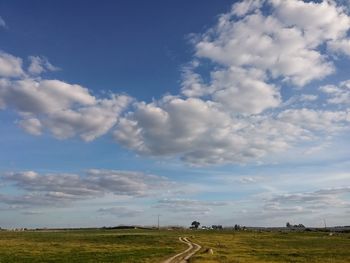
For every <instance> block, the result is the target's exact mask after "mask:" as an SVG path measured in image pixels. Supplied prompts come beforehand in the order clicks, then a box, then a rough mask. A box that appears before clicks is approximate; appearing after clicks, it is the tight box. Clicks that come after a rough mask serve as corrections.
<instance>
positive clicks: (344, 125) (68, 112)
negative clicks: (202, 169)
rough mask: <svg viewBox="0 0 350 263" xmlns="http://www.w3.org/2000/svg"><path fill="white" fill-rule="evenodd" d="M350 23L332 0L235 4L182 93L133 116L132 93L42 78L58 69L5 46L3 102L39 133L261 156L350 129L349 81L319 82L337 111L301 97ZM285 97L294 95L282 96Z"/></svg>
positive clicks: (208, 155)
mask: <svg viewBox="0 0 350 263" xmlns="http://www.w3.org/2000/svg"><path fill="white" fill-rule="evenodd" d="M349 28H350V18H349V16H348V15H347V10H346V9H345V8H344V7H341V6H340V5H338V4H337V3H336V2H335V1H322V2H313V1H307V2H305V1H301V0H286V1H280V0H266V1H263V0H261V1H259V0H249V1H241V2H238V3H236V4H234V5H233V6H232V9H231V10H230V11H229V12H227V13H225V14H222V15H220V17H219V19H218V22H217V24H216V25H214V26H213V27H212V28H210V29H209V30H207V31H206V32H205V33H203V34H201V35H197V37H196V38H195V39H194V40H193V41H194V42H193V43H194V51H195V52H194V53H195V54H194V57H193V60H192V61H190V63H188V65H187V66H186V67H184V70H183V78H182V85H181V93H180V94H179V95H175V96H172V95H167V96H164V97H162V98H160V99H159V100H154V101H153V102H151V103H148V102H140V101H139V102H138V101H135V102H134V104H133V107H130V108H129V109H130V111H129V112H127V113H125V110H126V108H127V107H128V105H129V104H130V102H131V101H132V98H130V97H128V96H126V95H116V94H110V95H108V96H104V97H103V98H101V97H97V96H95V95H93V94H92V93H91V91H89V90H88V89H87V88H85V87H82V86H80V85H76V84H69V83H66V82H63V81H59V80H49V79H44V78H42V77H41V76H40V74H43V73H45V71H46V70H55V67H54V66H52V64H50V63H49V62H48V61H47V59H45V58H43V57H30V62H31V63H30V65H29V68H28V69H27V71H25V70H23V69H22V60H21V59H20V58H17V57H14V56H12V55H9V54H6V53H4V52H2V53H0V76H1V77H2V78H1V79H0V108H2V109H4V108H9V109H13V110H15V111H16V112H18V113H19V115H20V116H21V118H22V119H21V120H20V121H19V122H18V123H19V126H20V127H22V128H23V129H24V130H26V131H27V132H29V133H31V134H33V135H40V134H42V133H43V132H45V131H50V132H51V133H52V134H53V135H54V136H55V137H57V138H60V139H66V138H70V137H73V136H79V137H81V138H82V139H83V140H85V141H91V140H94V139H95V138H97V137H99V136H101V135H103V134H106V133H107V132H108V131H110V130H111V129H114V127H116V128H115V129H114V132H113V136H114V138H115V139H116V141H117V142H119V143H120V144H122V145H123V146H125V147H127V148H129V149H131V150H134V151H135V152H137V153H140V154H143V155H150V156H172V157H174V156H175V157H179V158H180V159H182V160H184V161H186V162H188V163H190V164H194V165H207V164H218V163H244V162H248V161H256V160H259V159H261V158H263V157H264V156H267V155H269V154H274V153H276V152H281V151H284V150H286V149H289V148H290V147H293V146H296V145H299V144H302V143H303V142H305V141H311V140H317V139H320V138H322V136H323V137H327V138H329V137H330V136H331V135H334V134H337V133H339V132H341V131H344V130H346V129H348V128H349V110H348V109H347V108H346V105H347V104H348V100H349V98H348V97H349V96H348V94H347V93H348V92H347V89H348V88H347V86H348V84H347V82H343V83H341V84H340V85H339V86H334V85H333V86H330V85H328V86H327V85H326V86H323V87H322V88H321V89H320V90H321V91H323V92H325V93H326V95H328V96H329V98H328V103H330V104H337V105H339V104H342V108H337V109H336V110H330V109H329V108H322V109H320V104H318V100H319V99H322V96H318V95H316V94H300V92H299V94H297V95H295V94H294V93H297V92H296V91H300V90H301V89H300V88H301V87H303V86H305V85H307V84H309V83H311V82H312V81H317V80H320V79H324V78H325V77H326V76H328V75H330V74H332V73H334V72H336V65H337V63H334V59H336V56H337V55H338V54H347V53H348V51H347V48H345V46H346V45H345V44H346V43H347V42H348V41H350V40H349V38H348V36H347V35H348V31H349ZM344 43H345V44H344ZM286 89H289V90H288V91H286V92H284V91H285V90H286ZM282 94H292V95H291V97H290V98H289V99H288V98H287V99H288V100H286V101H284V100H285V99H286V98H284V97H283V96H282ZM344 105H345V106H344Z"/></svg>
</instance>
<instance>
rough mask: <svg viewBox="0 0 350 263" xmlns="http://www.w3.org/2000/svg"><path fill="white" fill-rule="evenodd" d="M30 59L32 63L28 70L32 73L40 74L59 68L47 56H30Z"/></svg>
mask: <svg viewBox="0 0 350 263" xmlns="http://www.w3.org/2000/svg"><path fill="white" fill-rule="evenodd" d="M29 60H30V65H29V67H28V72H29V73H30V74H32V75H39V74H41V73H43V72H45V71H56V70H59V68H58V67H55V66H54V65H52V64H51V63H50V62H49V61H48V59H47V58H45V57H39V56H30V57H29Z"/></svg>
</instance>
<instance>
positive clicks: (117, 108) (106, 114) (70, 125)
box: [0, 53, 131, 141]
mask: <svg viewBox="0 0 350 263" xmlns="http://www.w3.org/2000/svg"><path fill="white" fill-rule="evenodd" d="M1 57H2V58H3V60H1ZM5 59H6V60H5ZM30 61H31V64H30V66H29V69H28V74H27V73H25V72H24V71H23V69H22V60H21V59H19V58H16V57H13V56H12V55H9V54H5V53H1V54H0V75H1V76H3V78H1V79H0V108H1V109H5V108H9V109H12V110H15V111H16V112H18V113H19V114H20V115H21V117H22V120H20V121H19V125H20V127H22V128H23V129H24V130H25V131H27V132H28V133H30V134H33V135H40V134H42V133H43V132H44V131H45V130H49V131H50V132H51V133H52V134H53V135H54V136H55V137H56V138H60V139H66V138H70V137H73V136H80V137H81V138H82V139H83V140H85V141H91V140H94V139H95V138H97V137H99V136H101V135H103V134H105V133H107V132H108V131H109V130H110V129H111V128H112V127H113V126H114V125H115V124H116V123H117V121H118V118H119V115H120V114H121V113H122V111H123V110H124V108H125V107H127V105H128V104H129V103H130V101H131V98H130V97H128V96H126V95H117V94H109V95H108V96H105V98H98V97H96V96H94V95H93V94H91V92H90V91H89V90H88V89H87V88H85V87H82V86H80V85H77V84H69V83H66V82H63V81H60V80H52V79H42V78H40V77H38V78H32V77H29V76H30V75H38V74H41V73H43V72H44V71H46V70H51V71H52V70H56V69H57V68H56V67H54V66H53V65H51V64H50V63H49V62H48V60H47V59H46V58H42V57H30ZM1 67H2V68H3V70H2V69H1ZM10 77H17V78H16V79H13V78H10Z"/></svg>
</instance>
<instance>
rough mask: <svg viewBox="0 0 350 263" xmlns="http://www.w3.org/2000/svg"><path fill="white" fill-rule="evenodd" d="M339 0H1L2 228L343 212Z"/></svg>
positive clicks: (344, 51) (309, 219)
mask: <svg viewBox="0 0 350 263" xmlns="http://www.w3.org/2000/svg"><path fill="white" fill-rule="evenodd" d="M347 6H348V2H346V1H317V2H313V1H305V2H304V1H301V0H288V1H280V0H266V1H265V0H247V1H242V2H241V1H215V3H214V2H213V1H204V2H203V1H197V0H196V1H176V2H174V1H148V2H147V3H146V2H141V1H127V2H126V1H125V2H118V3H117V2H116V3H111V2H105V3H97V2H96V1H74V3H71V2H69V1H56V2H53V1H51V2H47V3H43V2H42V1H30V2H25V3H23V1H1V2H0V17H1V19H0V39H1V46H0V211H1V213H0V227H8V228H10V227H19V226H23V227H45V226H48V227H50V226H52V227H66V226H104V225H118V224H129V223H132V224H148V225H152V224H155V223H156V220H157V215H158V214H160V215H161V222H162V224H164V225H170V224H178V225H188V224H189V223H191V222H192V221H193V220H199V221H200V222H202V224H223V225H234V224H237V223H238V224H243V225H255V226H258V225H259V226H282V225H285V223H286V222H287V221H289V222H291V223H295V224H299V223H303V224H305V225H309V226H322V225H323V219H325V220H326V221H327V222H328V223H329V224H330V225H345V224H348V221H347V218H348V217H349V213H350V199H349V197H350V185H349V180H350V174H349V168H350V160H349V158H348V156H349V149H348V142H349V128H350V108H349V105H350V77H349V70H348V68H349V65H350V63H349V56H350V38H349V30H350V15H349V10H348V9H347Z"/></svg>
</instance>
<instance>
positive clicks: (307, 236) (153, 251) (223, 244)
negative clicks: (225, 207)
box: [0, 229, 350, 263]
mask: <svg viewBox="0 0 350 263" xmlns="http://www.w3.org/2000/svg"><path fill="white" fill-rule="evenodd" d="M179 236H188V237H190V238H191V239H192V240H193V241H195V242H196V243H199V244H200V245H202V247H203V248H202V249H201V251H200V252H199V253H198V254H197V255H195V256H194V257H193V258H192V259H191V262H192V263H199V262H200V263H202V262H203V263H208V262H220V263H226V262H233V263H238V262H308V263H310V262H350V234H336V235H333V236H329V235H328V233H320V232H286V233H281V232H253V231H242V232H233V231H165V230H164V231H156V230H137V229H136V230H79V231H78V230H77V231H57V232H29V231H28V232H5V231H3V232H0V263H5V262H119V263H122V262H128V263H130V262H145V263H146V262H161V261H162V260H163V259H165V258H167V257H170V256H171V255H173V254H176V253H177V252H179V251H182V250H184V249H185V248H186V246H185V245H184V244H182V243H180V242H178V237H179ZM209 248H211V249H213V251H214V254H213V255H211V254H209V253H207V252H206V250H207V249H209Z"/></svg>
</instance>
